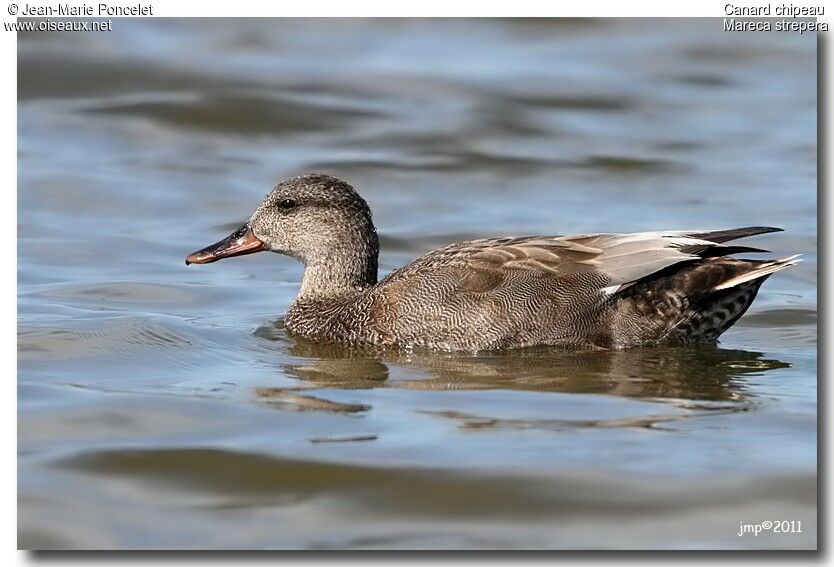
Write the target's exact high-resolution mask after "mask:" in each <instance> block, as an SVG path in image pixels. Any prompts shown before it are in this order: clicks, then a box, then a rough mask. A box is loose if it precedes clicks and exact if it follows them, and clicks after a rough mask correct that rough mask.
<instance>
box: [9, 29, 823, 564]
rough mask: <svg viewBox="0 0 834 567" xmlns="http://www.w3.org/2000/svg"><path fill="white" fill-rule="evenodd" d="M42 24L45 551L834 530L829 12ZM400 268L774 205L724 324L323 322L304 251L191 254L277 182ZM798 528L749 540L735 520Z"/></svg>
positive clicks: (27, 68)
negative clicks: (500, 342) (516, 243)
mask: <svg viewBox="0 0 834 567" xmlns="http://www.w3.org/2000/svg"><path fill="white" fill-rule="evenodd" d="M113 30H114V31H113V32H110V33H29V34H23V33H21V34H20V35H19V42H18V48H19V54H18V65H19V71H18V89H19V94H18V96H19V106H18V136H19V138H18V140H19V174H18V175H19V178H18V216H19V229H18V230H19V233H18V234H19V240H18V255H19V260H18V308H19V316H18V333H19V338H18V349H19V355H18V356H19V358H18V362H19V376H18V382H19V400H18V401H19V420H18V424H19V447H18V448H19V456H18V471H19V544H20V546H22V547H26V548H49V547H69V548H341V547H351V548H495V547H500V548H680V547H685V548H713V547H719V548H735V547H741V548H762V547H768V548H772V547H778V548H808V547H814V546H815V545H816V424H817V413H816V401H817V387H816V360H817V359H816V312H817V307H816V243H817V241H816V206H817V205H816V114H815V112H816V77H815V73H816V71H815V69H816V54H815V49H816V38H815V36H814V34H804V35H802V36H800V35H797V34H789V33H781V34H765V33H726V32H722V31H721V22H720V20H715V21H711V20H692V21H675V20H654V21H643V20H597V21H573V20H571V21H558V20H557V21H530V20H519V21H489V20H477V21H476V20H472V21H465V20H422V21H420V20H418V21H403V20H379V21H361V20H318V21H310V20H261V21H258V20H199V21H198V20H177V21H171V20H130V21H128V20H115V21H114V23H113ZM311 170H318V171H323V172H327V173H331V174H334V175H338V176H341V177H344V178H345V179H347V180H349V181H350V182H351V183H352V184H354V185H355V186H356V187H357V188H358V189H359V190H360V192H361V193H362V194H363V195H364V196H365V198H366V199H367V200H368V201H369V203H370V205H371V207H372V208H373V210H374V214H375V221H376V224H377V227H378V229H379V232H380V235H381V239H382V246H383V252H382V257H381V269H382V271H383V272H387V271H390V270H392V269H393V268H395V267H397V266H400V265H402V264H404V263H406V262H408V261H409V260H410V259H412V258H413V257H415V256H416V255H418V254H420V253H422V252H424V251H427V250H429V249H431V248H433V247H436V246H439V245H442V244H445V243H448V242H451V241H454V240H460V239H462V238H467V237H476V236H490V235H494V236H497V235H509V234H568V233H577V232H584V233H587V232H594V231H632V230H651V229H663V228H675V229H690V228H691V229H701V228H719V227H733V226H744V225H776V226H781V227H783V228H785V229H786V232H784V233H778V234H773V235H767V236H763V237H760V238H757V239H756V240H755V241H753V240H751V241H750V244H751V245H754V246H761V247H764V248H767V249H770V250H772V251H773V255H774V256H783V255H788V254H794V253H802V254H804V256H803V258H804V261H803V263H801V264H800V265H798V266H797V267H795V268H792V269H790V270H787V271H784V272H780V273H779V274H777V275H775V276H774V277H772V278H771V279H770V280H769V281H768V282H767V283H766V284H765V285H764V287H763V288H762V291H761V293H760V294H759V298H758V299H757V301H756V303H755V304H754V305H753V307H752V308H751V310H750V311H749V313H748V314H747V315H746V316H745V317H744V318H743V319H742V320H741V321H740V322H739V323H738V324H737V325H736V326H735V327H733V328H732V329H731V330H730V331H729V332H728V333H726V335H725V336H724V337H723V338H722V341H721V344H720V346H719V347H717V348H698V349H638V350H633V351H627V352H610V353H609V352H603V353H600V352H594V353H572V352H560V351H552V350H531V351H525V352H513V353H507V354H504V355H497V354H490V355H481V356H472V355H449V354H438V355H430V354H415V355H409V356H406V355H401V356H397V355H393V354H392V355H388V356H380V357H375V356H372V355H367V354H362V353H355V352H349V351H345V350H341V349H334V348H329V349H328V348H321V347H317V346H315V345H310V344H304V343H297V342H296V341H294V340H293V339H292V338H290V337H288V336H287V335H286V333H285V332H284V331H283V329H282V328H281V324H280V317H281V315H282V313H283V312H284V311H285V310H286V308H287V306H288V305H289V303H290V301H291V300H292V297H293V295H294V293H295V291H296V289H297V287H298V283H299V281H300V277H301V274H302V268H301V266H300V265H299V264H297V263H295V262H294V261H292V260H290V259H288V258H283V257H279V256H277V255H269V254H259V255H254V256H248V257H244V258H236V259H232V260H226V261H224V262H221V263H218V264H213V265H211V266H191V267H189V268H186V267H185V265H184V263H183V259H184V256H185V255H186V254H187V253H188V252H191V251H193V250H195V249H197V248H200V247H202V246H204V245H206V244H209V243H211V242H214V241H215V240H217V239H218V238H219V237H221V236H225V234H227V233H228V232H229V230H230V229H231V228H234V227H235V226H237V225H238V223H239V222H240V221H241V220H243V219H244V218H246V217H247V216H248V215H249V214H250V213H251V211H252V209H253V208H254V207H255V206H256V205H257V203H258V202H259V200H260V199H261V198H262V197H263V195H264V194H265V193H266V192H267V191H268V190H269V189H270V188H271V186H272V185H273V184H274V183H276V182H277V181H279V180H280V179H282V178H285V177H287V176H290V175H294V174H297V173H300V172H304V171H311ZM766 520H769V521H774V520H795V521H801V522H802V533H801V534H772V533H771V534H761V535H759V536H758V537H754V536H752V535H745V536H744V537H739V536H738V531H739V523H740V522H744V523H757V522H762V521H766Z"/></svg>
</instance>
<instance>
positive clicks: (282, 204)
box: [278, 199, 296, 211]
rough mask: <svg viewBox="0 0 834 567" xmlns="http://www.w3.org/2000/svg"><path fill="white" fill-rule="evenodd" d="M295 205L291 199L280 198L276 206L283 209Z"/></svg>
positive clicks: (292, 207) (291, 207)
mask: <svg viewBox="0 0 834 567" xmlns="http://www.w3.org/2000/svg"><path fill="white" fill-rule="evenodd" d="M295 205H296V203H295V201H294V200H293V199H281V200H280V201H278V208H279V209H284V210H285V211H288V210H290V209H294V208H295Z"/></svg>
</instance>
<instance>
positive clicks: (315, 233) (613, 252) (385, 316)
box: [185, 173, 799, 352]
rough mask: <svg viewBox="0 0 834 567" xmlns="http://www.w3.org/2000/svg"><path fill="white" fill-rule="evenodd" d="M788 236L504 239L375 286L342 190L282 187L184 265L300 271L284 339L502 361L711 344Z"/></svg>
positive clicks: (366, 223) (373, 256)
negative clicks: (238, 261) (283, 262)
mask: <svg viewBox="0 0 834 567" xmlns="http://www.w3.org/2000/svg"><path fill="white" fill-rule="evenodd" d="M781 230H782V229H781V228H776V227H769V226H750V227H743V228H733V229H723V230H675V231H651V232H633V233H592V234H579V235H569V236H505V237H499V238H481V239H477V240H468V241H464V242H456V243H453V244H449V245H448V246H445V247H442V248H439V249H436V250H432V251H430V252H428V253H427V254H425V255H423V256H420V257H419V258H417V259H416V260H414V261H412V262H411V263H409V264H407V265H405V266H403V267H401V268H399V269H396V270H394V271H392V272H391V273H389V274H388V275H386V276H385V277H384V278H382V279H381V280H378V259H379V237H378V235H377V231H376V228H375V226H374V223H373V219H372V215H371V209H370V207H369V206H368V203H367V202H366V201H365V200H364V199H363V198H362V197H361V196H360V195H359V193H357V191H356V190H355V189H354V188H353V187H352V186H351V185H350V184H348V183H347V182H346V181H343V180H341V179H338V178H336V177H333V176H330V175H325V174H319V173H315V174H307V175H301V176H298V177H294V178H291V179H287V180H285V181H282V182H281V183H279V184H278V185H276V186H275V187H274V188H273V189H272V191H271V192H270V193H269V194H268V195H267V196H266V197H265V198H264V200H263V201H262V202H261V203H260V205H258V207H257V208H256V209H255V212H254V213H252V215H251V217H250V218H249V220H248V221H246V222H245V223H244V224H243V225H242V226H241V227H240V228H238V229H237V230H235V231H234V232H233V233H232V234H230V235H229V236H228V237H226V238H224V239H222V240H220V241H219V242H216V243H215V244H212V245H210V246H207V247H205V248H202V249H200V250H198V251H196V252H193V253H191V254H189V255H188V256H187V257H186V260H185V262H186V265H188V264H208V263H211V262H215V261H218V260H221V259H225V258H231V257H235V256H241V255H244V254H253V253H255V252H261V251H270V252H276V253H278V254H283V255H285V256H290V257H292V258H294V259H296V260H298V261H300V262H301V263H303V264H304V266H305V268H304V276H303V278H302V280H301V284H300V288H299V290H298V294H297V295H296V297H295V299H294V300H293V302H292V304H291V306H290V307H289V309H288V310H287V312H286V315H285V317H284V326H285V328H286V329H287V331H289V333H290V334H291V335H292V334H295V335H298V336H299V337H302V338H303V339H306V340H309V341H313V342H317V343H336V344H340V345H349V346H355V347H361V346H373V347H391V348H395V349H400V350H411V349H415V348H425V349H431V350H440V351H470V352H481V351H498V350H506V349H518V348H523V347H533V346H536V347H542V346H552V347H566V348H579V349H626V348H633V347H640V346H649V345H677V346H680V345H693V344H697V343H715V342H716V341H717V340H718V337H719V336H720V335H721V334H722V333H724V332H725V331H726V330H727V329H728V328H730V327H731V326H732V325H733V324H734V323H735V322H736V321H737V320H738V319H739V318H740V317H741V316H742V315H743V314H744V313H745V311H747V309H748V307H750V305H751V303H752V302H753V300H754V299H755V298H756V294H757V293H758V291H759V288H760V286H761V285H762V283H763V282H764V281H765V280H766V279H767V278H768V277H769V276H771V275H772V274H774V273H776V272H778V271H780V270H783V269H785V268H787V267H789V266H792V265H794V264H796V263H797V262H798V261H799V260H798V257H799V255H796V256H790V257H786V258H781V259H773V260H750V259H737V258H732V257H730V256H731V255H735V254H739V253H762V252H767V251H766V250H761V249H759V248H752V247H749V246H740V245H737V244H728V243H730V242H733V241H735V240H737V239H741V238H744V237H749V236H755V235H759V234H765V233H770V232H778V231H781Z"/></svg>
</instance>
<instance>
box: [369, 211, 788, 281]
mask: <svg viewBox="0 0 834 567" xmlns="http://www.w3.org/2000/svg"><path fill="white" fill-rule="evenodd" d="M778 230H781V229H778V228H772V227H746V228H737V229H730V230H716V231H654V232H636V233H623V234H583V235H573V236H524V237H505V238H488V239H480V240H470V241H466V242H458V243H455V244H451V245H449V246H446V247H445V248H441V249H438V250H435V251H433V252H430V253H428V254H426V255H425V256H422V257H421V258H418V259H417V260H415V261H414V262H412V263H411V264H409V265H407V266H405V267H403V268H401V269H400V270H397V271H395V272H393V273H392V274H390V275H389V276H388V277H387V278H385V280H383V282H387V283H394V282H395V281H397V280H400V279H402V278H406V279H409V278H411V277H414V276H416V275H417V273H421V274H422V275H428V274H429V273H431V272H447V271H451V272H456V273H458V274H462V273H467V275H466V279H467V280H469V281H478V282H479V285H478V286H477V287H479V288H483V285H481V282H494V284H495V285H496V286H500V285H501V284H502V283H503V282H504V281H505V279H507V278H506V277H505V276H513V275H515V276H518V275H520V274H519V272H522V273H524V272H526V273H527V274H528V275H530V276H539V277H551V278H570V279H572V280H574V281H576V279H577V278H578V279H579V280H588V281H591V280H592V281H593V282H594V284H595V286H594V287H597V289H602V290H603V291H605V292H607V293H616V292H617V291H619V290H621V289H623V288H624V287H627V286H628V285H630V284H632V283H634V282H636V281H639V280H641V279H643V278H646V277H649V276H651V275H652V274H655V273H657V272H660V271H661V270H664V269H666V268H668V267H670V266H673V265H675V264H678V263H681V262H688V261H692V260H698V259H700V258H708V257H716V256H726V255H729V254H736V253H740V252H766V251H765V250H761V249H759V248H752V247H749V246H736V245H726V244H724V242H728V241H730V240H734V239H737V238H742V237H745V236H752V235H755V234H763V233H766V232H775V231H778ZM479 275H480V277H478V276H479ZM583 276H584V277H583ZM509 279H511V280H515V279H516V278H515V277H509ZM459 291H465V290H459ZM483 291H487V290H486V289H483Z"/></svg>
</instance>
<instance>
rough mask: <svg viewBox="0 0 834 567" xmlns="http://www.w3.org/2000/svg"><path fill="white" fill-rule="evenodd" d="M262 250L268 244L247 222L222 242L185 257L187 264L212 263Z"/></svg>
mask: <svg viewBox="0 0 834 567" xmlns="http://www.w3.org/2000/svg"><path fill="white" fill-rule="evenodd" d="M261 250H266V245H265V244H264V243H263V242H262V241H261V240H260V239H259V238H258V237H257V236H255V234H254V233H253V232H252V229H251V228H250V227H249V223H248V222H247V223H244V225H243V226H241V227H240V228H239V229H237V230H236V231H234V232H233V233H232V234H230V235H229V236H227V237H226V238H224V239H223V240H221V241H220V242H215V243H214V244H212V245H211V246H206V247H205V248H203V249H202V250H197V251H196V252H192V253H191V254H189V255H188V257H187V258H186V259H185V265H186V266H187V265H188V264H211V263H212V262H216V261H218V260H222V259H223V258H231V257H232V256H243V255H244V254H254V253H255V252H260V251H261Z"/></svg>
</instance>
